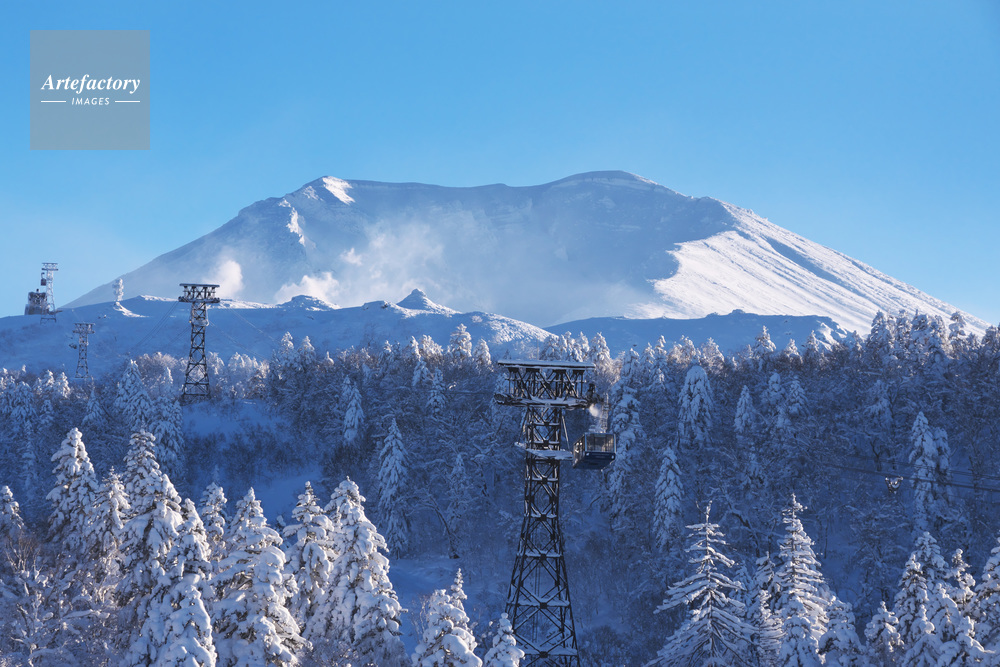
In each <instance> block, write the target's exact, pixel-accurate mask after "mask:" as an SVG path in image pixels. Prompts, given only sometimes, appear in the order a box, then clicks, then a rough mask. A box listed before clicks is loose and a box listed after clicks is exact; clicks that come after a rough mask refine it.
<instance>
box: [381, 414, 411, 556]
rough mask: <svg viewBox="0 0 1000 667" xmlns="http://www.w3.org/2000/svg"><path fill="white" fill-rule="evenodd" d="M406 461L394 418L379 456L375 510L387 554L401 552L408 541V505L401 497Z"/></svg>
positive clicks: (402, 495)
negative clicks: (385, 539)
mask: <svg viewBox="0 0 1000 667" xmlns="http://www.w3.org/2000/svg"><path fill="white" fill-rule="evenodd" d="M406 458H407V456H406V449H405V448H404V446H403V436H402V434H401V433H400V432H399V427H398V426H397V425H396V419H395V418H393V419H392V421H391V422H390V423H389V432H388V433H387V434H386V436H385V440H384V441H383V442H382V449H381V450H380V451H379V456H378V461H379V470H378V505H377V507H378V516H379V518H380V521H381V524H382V532H384V533H385V534H386V536H387V537H388V540H389V545H390V546H389V548H390V551H391V552H392V553H395V554H399V553H402V552H403V551H404V550H405V549H406V544H407V542H408V541H409V532H410V528H409V521H408V519H407V516H406V508H407V507H408V504H407V503H406V502H405V497H404V494H405V493H406V488H407V462H406Z"/></svg>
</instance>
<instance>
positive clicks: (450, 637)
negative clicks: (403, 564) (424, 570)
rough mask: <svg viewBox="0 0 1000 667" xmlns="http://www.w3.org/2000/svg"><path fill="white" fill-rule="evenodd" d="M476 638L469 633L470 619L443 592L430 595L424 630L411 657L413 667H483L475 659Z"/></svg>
mask: <svg viewBox="0 0 1000 667" xmlns="http://www.w3.org/2000/svg"><path fill="white" fill-rule="evenodd" d="M476 646H477V644H476V638H475V637H474V636H473V634H472V632H470V631H469V617H468V616H466V614H465V612H464V611H462V609H461V608H459V607H458V606H456V605H455V603H454V602H453V601H452V599H451V596H450V595H449V594H448V592H447V591H445V590H436V591H434V594H433V595H431V599H430V602H429V603H428V609H427V627H426V628H425V629H424V634H423V636H422V637H421V640H420V643H419V644H417V650H416V652H415V653H414V654H413V664H414V667H482V664H483V661H482V660H480V659H479V658H478V657H476V654H475V653H474V651H475V650H476Z"/></svg>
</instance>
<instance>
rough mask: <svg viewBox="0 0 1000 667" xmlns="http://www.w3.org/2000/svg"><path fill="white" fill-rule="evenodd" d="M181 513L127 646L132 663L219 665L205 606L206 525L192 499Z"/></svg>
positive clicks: (207, 568)
mask: <svg viewBox="0 0 1000 667" xmlns="http://www.w3.org/2000/svg"><path fill="white" fill-rule="evenodd" d="M181 517H182V523H181V525H180V526H179V527H178V529H177V536H176V539H175V540H174V541H173V543H172V544H171V546H170V550H169V551H168V552H167V555H166V556H165V557H164V559H163V572H162V573H161V575H160V577H159V578H158V580H157V581H156V584H155V585H154V587H153V590H152V592H151V593H150V595H149V598H148V600H147V602H146V605H145V609H146V612H145V615H144V616H143V617H142V618H141V619H140V620H141V623H142V629H141V630H140V632H139V635H138V640H137V641H134V642H133V643H132V644H131V645H130V646H129V651H128V656H127V661H128V664H130V665H136V666H144V665H206V666H207V665H215V662H216V653H215V646H214V642H213V638H212V623H211V619H210V618H209V615H208V611H207V610H206V607H205V605H206V602H207V601H210V600H211V599H212V598H213V591H212V588H211V586H210V585H209V584H208V576H207V573H208V572H209V571H210V569H211V565H210V564H209V562H208V557H209V556H208V542H207V539H206V535H205V526H204V525H203V524H202V521H201V518H200V517H199V516H198V512H197V510H196V509H195V507H194V503H193V502H191V501H190V500H185V501H184V502H183V503H182V505H181Z"/></svg>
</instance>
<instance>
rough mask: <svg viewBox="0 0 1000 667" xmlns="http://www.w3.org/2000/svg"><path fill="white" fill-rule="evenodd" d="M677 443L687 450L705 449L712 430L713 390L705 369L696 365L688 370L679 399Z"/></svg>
mask: <svg viewBox="0 0 1000 667" xmlns="http://www.w3.org/2000/svg"><path fill="white" fill-rule="evenodd" d="M678 404H679V409H678V414H677V442H678V444H679V446H680V447H679V448H680V449H681V450H682V451H683V450H684V449H685V448H694V449H699V450H700V449H704V448H706V447H707V445H708V443H709V440H710V432H711V430H712V411H713V401H712V388H711V385H710V384H709V381H708V375H707V374H706V373H705V369H704V368H702V367H701V366H700V365H698V364H695V365H693V366H691V368H689V369H688V372H687V375H686V376H685V378H684V386H683V387H681V393H680V397H679V399H678Z"/></svg>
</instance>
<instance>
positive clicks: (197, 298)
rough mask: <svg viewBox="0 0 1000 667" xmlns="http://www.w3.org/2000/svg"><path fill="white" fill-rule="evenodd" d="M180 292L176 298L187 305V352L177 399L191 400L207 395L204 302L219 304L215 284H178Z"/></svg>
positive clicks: (206, 304) (205, 308)
mask: <svg viewBox="0 0 1000 667" xmlns="http://www.w3.org/2000/svg"><path fill="white" fill-rule="evenodd" d="M181 287H182V288H183V289H184V294H183V295H182V296H179V297H177V300H178V301H181V302H183V303H190V304H191V353H190V354H189V355H188V364H187V370H186V371H185V373H184V388H183V389H182V390H181V400H182V401H183V402H185V403H192V402H194V401H199V400H201V399H203V398H208V397H209V396H211V390H210V388H209V385H208V361H207V360H206V358H205V329H206V328H207V327H208V304H210V303H219V298H218V297H217V296H215V290H217V289H218V288H219V286H218V285H205V284H194V283H181Z"/></svg>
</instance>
